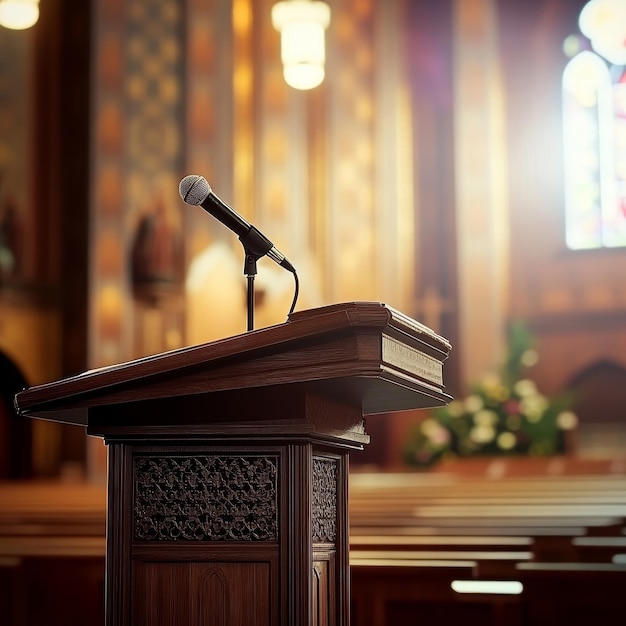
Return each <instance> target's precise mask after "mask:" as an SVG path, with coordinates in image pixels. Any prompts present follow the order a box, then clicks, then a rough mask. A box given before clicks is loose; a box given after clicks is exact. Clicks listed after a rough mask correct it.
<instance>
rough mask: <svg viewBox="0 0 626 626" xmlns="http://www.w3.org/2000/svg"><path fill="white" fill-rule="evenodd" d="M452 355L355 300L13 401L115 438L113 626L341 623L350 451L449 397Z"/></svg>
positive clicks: (398, 317) (389, 314) (393, 315)
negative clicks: (382, 424)
mask: <svg viewBox="0 0 626 626" xmlns="http://www.w3.org/2000/svg"><path fill="white" fill-rule="evenodd" d="M449 350H450V344H449V343H448V342H447V341H446V340H445V339H443V338H442V337H440V336H438V335H436V334H435V333H433V332H432V331H431V330H429V329H428V328H426V327H425V326H423V325H422V324H420V323H419V322H416V321H414V320H412V319H410V318H409V317H407V316H405V315H403V314H401V313H399V312H397V311H395V310H393V309H391V308H390V307H387V306H385V305H383V304H380V303H374V302H354V303H347V304H337V305H332V306H328V307H323V308H319V309H313V310H308V311H300V312H296V313H294V314H292V315H291V316H290V318H289V320H288V321H287V322H286V323H284V324H281V325H278V326H272V327H269V328H265V329H262V330H257V331H252V332H249V333H246V334H242V335H238V336H235V337H231V338H228V339H224V340H220V341H215V342H212V343H209V344H204V345H199V346H194V347H189V348H183V349H180V350H174V351H171V352H166V353H163V354H158V355H155V356H151V357H147V358H143V359H138V360H136V361H131V362H128V363H122V364H120V365H115V366H112V367H107V368H103V369H100V370H92V371H88V372H85V373H84V374H81V375H79V376H74V377H72V378H68V379H65V380H61V381H58V382H53V383H49V384H45V385H40V386H37V387H32V388H30V389H28V390H26V391H23V392H21V393H19V394H18V395H17V396H16V406H17V408H18V410H19V412H20V413H21V414H23V415H27V416H31V417H37V418H43V419H50V420H54V421H59V422H64V423H73V424H82V425H85V426H86V427H87V432H88V434H90V435H95V436H98V437H103V438H104V439H105V442H106V443H107V444H108V448H109V467H108V472H109V474H108V476H109V477H108V481H109V482H108V498H107V558H106V563H107V565H106V568H107V571H106V606H107V616H106V623H107V625H108V626H130V625H131V624H132V625H133V626H140V625H146V626H183V625H184V626H196V625H197V626H200V625H202V626H226V625H228V626H270V625H271V626H278V625H280V626H327V625H328V626H331V625H332V626H347V625H348V624H349V606H350V600H349V564H348V512H347V511H348V506H347V505H348V502H347V500H348V452H349V451H350V450H354V449H362V447H363V444H365V443H367V442H368V440H369V437H368V436H367V434H366V432H365V428H364V415H368V414H375V413H386V412H392V411H399V410H406V409H417V408H425V407H433V406H439V405H443V404H446V403H447V402H448V401H449V400H450V397H449V396H448V395H446V394H445V393H444V391H443V377H442V363H443V361H444V360H445V358H446V357H447V355H448V353H449Z"/></svg>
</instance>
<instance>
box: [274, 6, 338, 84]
mask: <svg viewBox="0 0 626 626" xmlns="http://www.w3.org/2000/svg"><path fill="white" fill-rule="evenodd" d="M329 23H330V8H329V7H328V5H327V4H326V3H325V2H312V1H311V0H289V1H285V2H278V3H277V4H275V5H274V6H273V7H272V24H273V25H274V28H275V29H276V30H277V31H279V32H280V56H281V59H282V62H283V76H284V77H285V82H286V83H287V84H288V85H289V86H290V87H293V88H294V89H313V88H314V87H317V86H318V85H319V84H321V83H322V81H323V80H324V62H325V60H326V51H325V47H326V46H325V41H324V31H325V30H326V28H327V27H328V24H329Z"/></svg>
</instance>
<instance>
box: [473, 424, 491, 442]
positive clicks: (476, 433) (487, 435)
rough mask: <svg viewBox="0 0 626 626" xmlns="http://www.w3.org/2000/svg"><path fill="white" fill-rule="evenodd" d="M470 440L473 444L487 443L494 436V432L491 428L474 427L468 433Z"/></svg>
mask: <svg viewBox="0 0 626 626" xmlns="http://www.w3.org/2000/svg"><path fill="white" fill-rule="evenodd" d="M469 436H470V439H471V440H472V441H474V442H475V443H489V442H490V441H493V438H494V437H495V436H496V431H495V429H494V428H493V427H492V426H483V425H479V426H474V428H472V430H470V433H469Z"/></svg>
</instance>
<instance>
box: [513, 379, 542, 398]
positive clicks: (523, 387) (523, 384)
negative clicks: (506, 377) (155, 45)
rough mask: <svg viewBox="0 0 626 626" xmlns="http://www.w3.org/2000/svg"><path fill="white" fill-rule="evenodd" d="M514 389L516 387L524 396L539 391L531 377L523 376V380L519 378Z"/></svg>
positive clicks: (516, 391) (519, 394) (517, 392)
mask: <svg viewBox="0 0 626 626" xmlns="http://www.w3.org/2000/svg"><path fill="white" fill-rule="evenodd" d="M513 389H515V393H516V394H517V395H518V396H520V397H522V398H524V397H525V396H531V395H533V394H536V393H537V387H536V385H535V383H534V382H533V381H532V380H530V379H529V378H523V379H522V380H518V381H517V382H516V383H515V386H514V387H513Z"/></svg>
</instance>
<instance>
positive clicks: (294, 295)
mask: <svg viewBox="0 0 626 626" xmlns="http://www.w3.org/2000/svg"><path fill="white" fill-rule="evenodd" d="M292 274H293V280H294V282H295V290H294V294H293V302H292V303H291V308H290V309H289V315H291V314H292V313H293V310H294V309H295V308H296V302H297V301H298V292H299V291H300V281H299V280H298V274H296V271H295V270H294V271H293V272H292Z"/></svg>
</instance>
